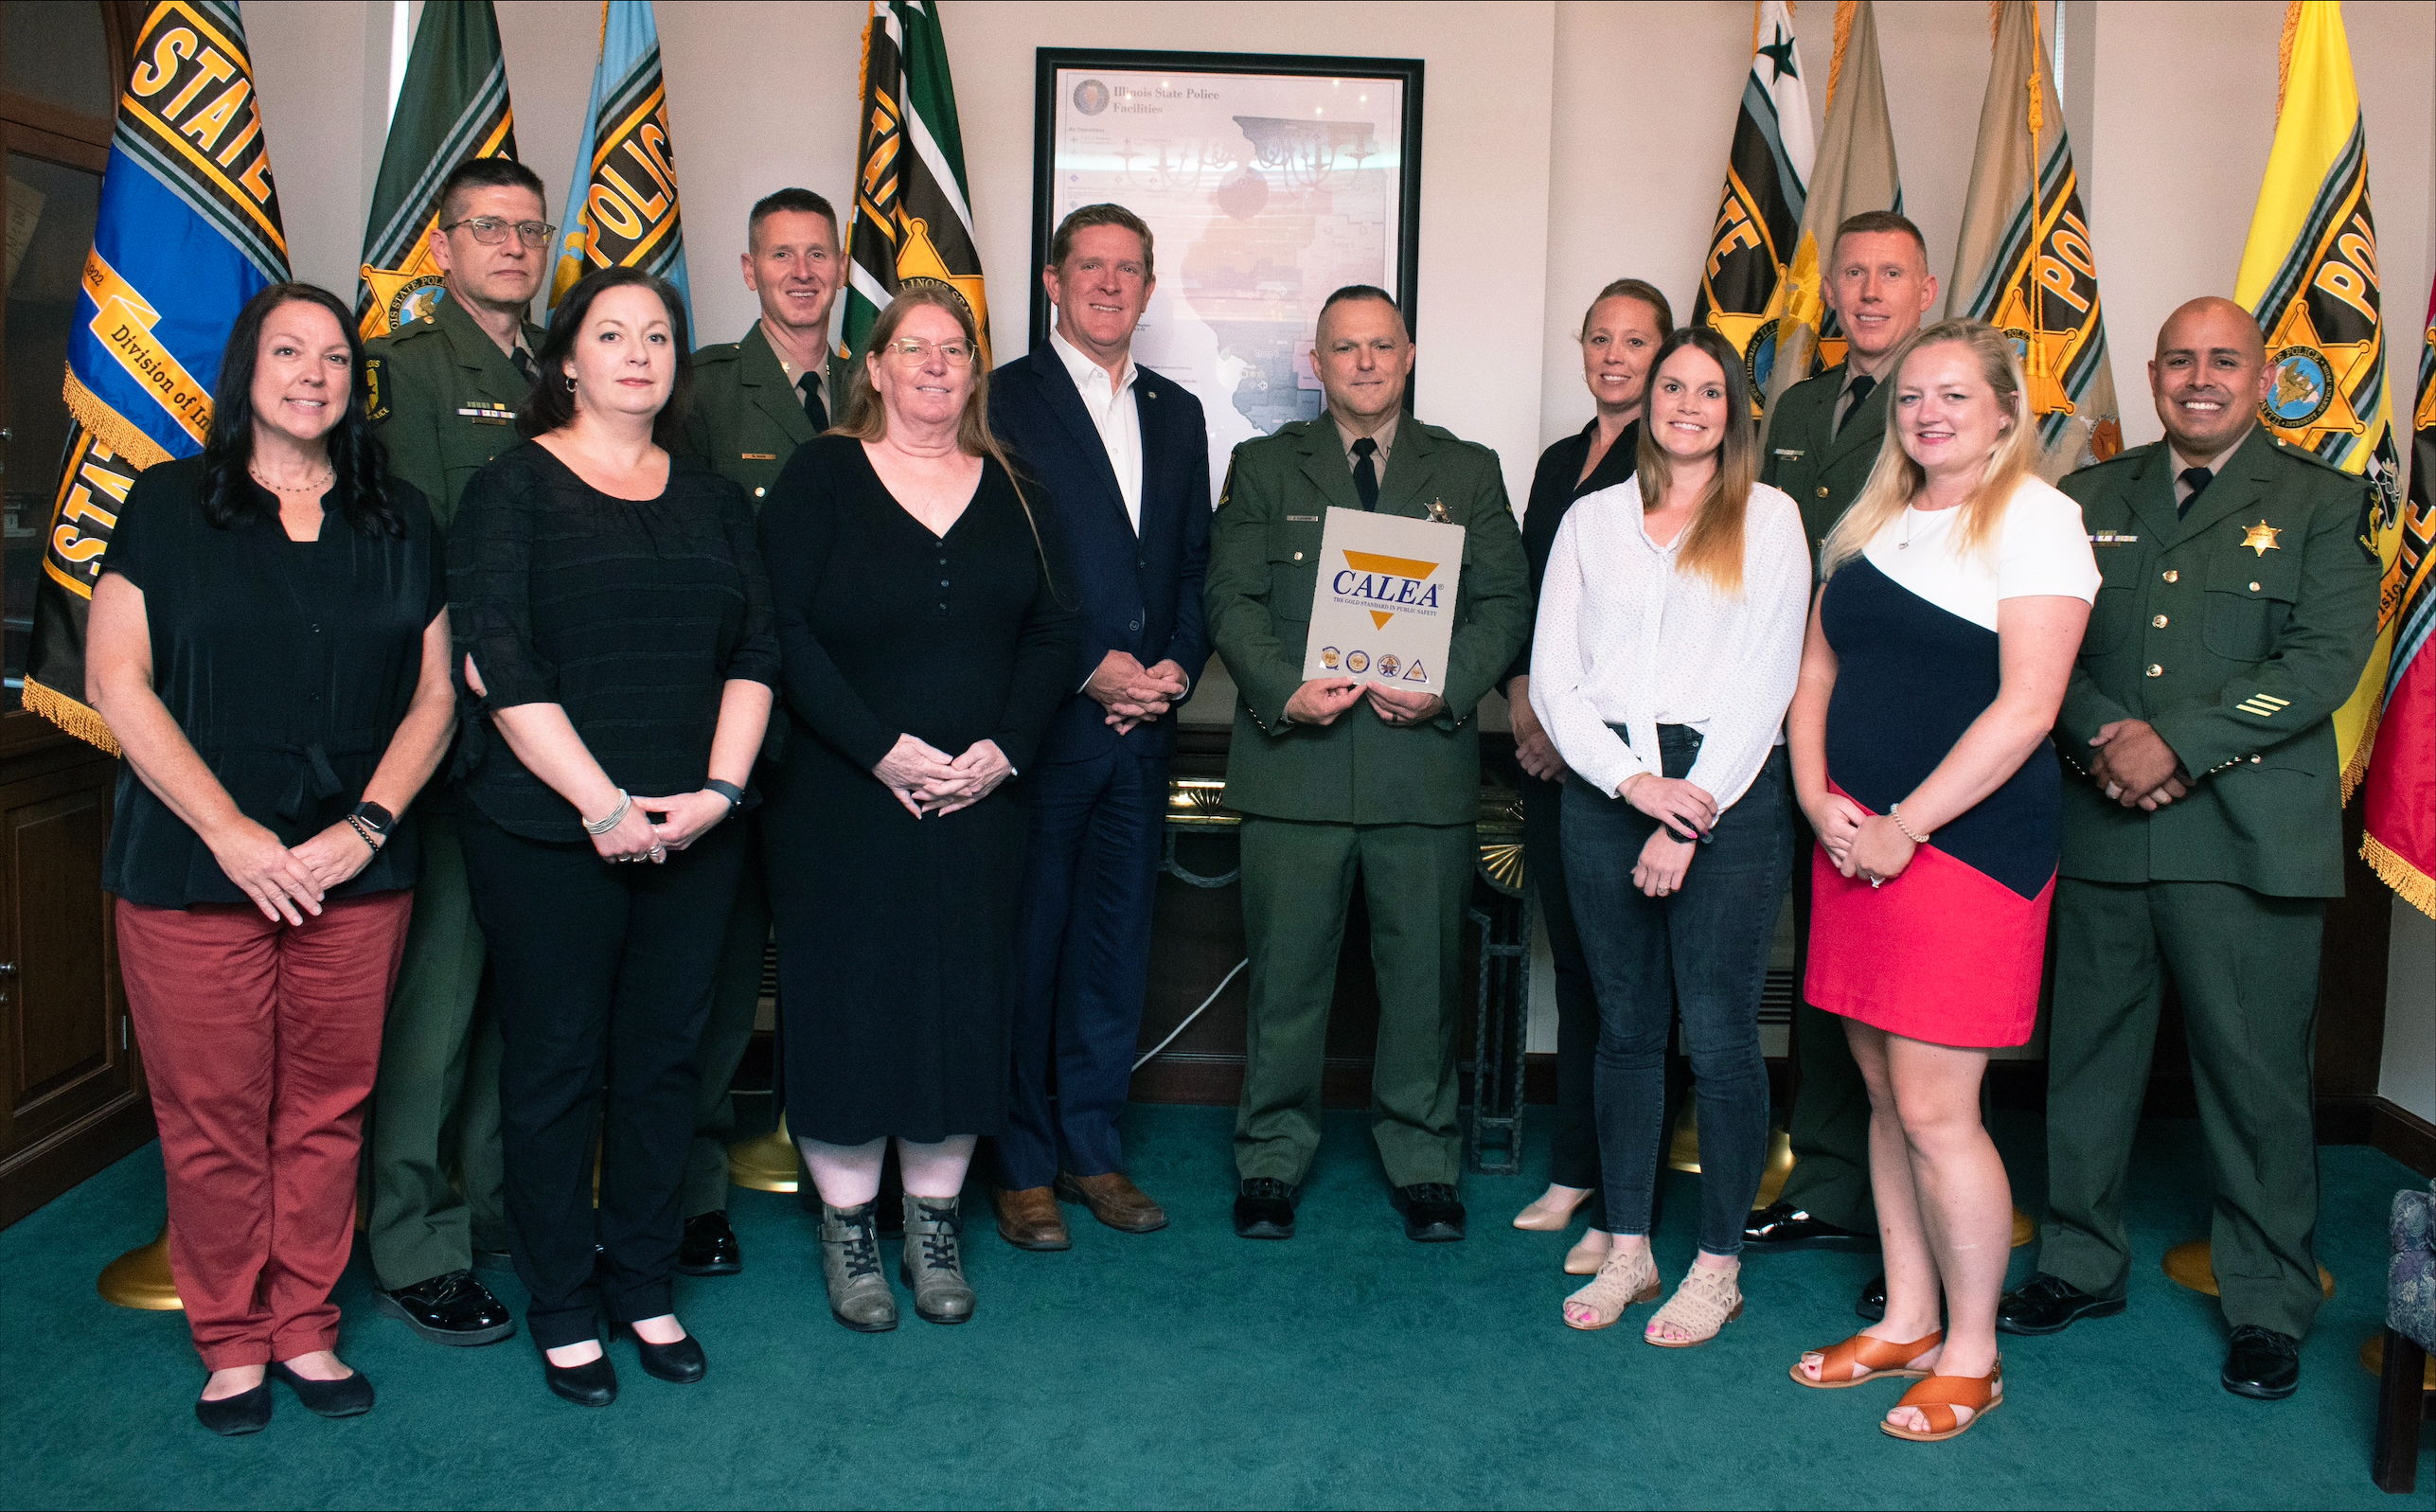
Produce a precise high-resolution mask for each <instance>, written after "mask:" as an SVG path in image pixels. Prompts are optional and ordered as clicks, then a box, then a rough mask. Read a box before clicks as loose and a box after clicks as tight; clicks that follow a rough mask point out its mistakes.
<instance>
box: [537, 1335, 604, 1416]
mask: <svg viewBox="0 0 2436 1512" xmlns="http://www.w3.org/2000/svg"><path fill="white" fill-rule="evenodd" d="M533 1348H534V1350H535V1351H536V1352H537V1353H539V1354H540V1355H541V1357H542V1379H543V1380H544V1381H547V1382H548V1383H549V1387H550V1390H551V1391H553V1392H556V1393H557V1394H558V1395H559V1396H563V1397H565V1398H566V1399H567V1400H569V1401H571V1402H573V1403H575V1404H576V1405H577V1406H578V1407H606V1406H608V1405H609V1404H610V1403H611V1402H613V1401H615V1400H617V1367H616V1366H614V1365H612V1364H611V1363H610V1362H609V1356H607V1355H606V1354H604V1355H602V1356H601V1357H600V1358H599V1359H598V1360H587V1361H584V1362H583V1363H582V1364H580V1365H554V1364H551V1363H550V1352H549V1351H548V1350H546V1349H543V1348H542V1346H541V1343H540V1341H538V1340H537V1341H535V1342H534V1344H533Z"/></svg>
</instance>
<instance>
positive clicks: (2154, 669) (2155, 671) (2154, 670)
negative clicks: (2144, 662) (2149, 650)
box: [2148, 662, 2165, 677]
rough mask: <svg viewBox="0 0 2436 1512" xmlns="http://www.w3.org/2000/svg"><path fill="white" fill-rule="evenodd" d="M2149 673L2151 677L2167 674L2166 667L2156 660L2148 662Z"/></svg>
mask: <svg viewBox="0 0 2436 1512" xmlns="http://www.w3.org/2000/svg"><path fill="white" fill-rule="evenodd" d="M2148 675H2149V676H2151V677H2163V676H2164V675H2165V668H2163V667H2160V666H2158V665H2157V664H2156V663H2155V662H2151V663H2149V664H2148Z"/></svg>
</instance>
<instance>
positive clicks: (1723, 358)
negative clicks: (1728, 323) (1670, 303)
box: [1633, 326, 1759, 594]
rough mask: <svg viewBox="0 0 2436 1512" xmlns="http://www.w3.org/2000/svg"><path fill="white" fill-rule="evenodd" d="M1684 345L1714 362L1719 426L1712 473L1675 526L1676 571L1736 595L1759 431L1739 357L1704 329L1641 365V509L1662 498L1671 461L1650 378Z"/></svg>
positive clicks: (1676, 339) (1755, 480) (1685, 332)
mask: <svg viewBox="0 0 2436 1512" xmlns="http://www.w3.org/2000/svg"><path fill="white" fill-rule="evenodd" d="M1686 347H1689V348H1691V349H1692V350H1695V351H1698V352H1699V353H1700V354H1701V355H1702V356H1704V357H1706V358H1708V359H1709V360H1710V361H1712V362H1714V363H1716V365H1717V370H1718V371H1719V372H1721V373H1723V374H1724V375H1725V390H1726V427H1725V435H1724V436H1722V437H1721V438H1720V439H1719V440H1718V442H1717V470H1716V473H1715V474H1713V475H1712V476H1711V477H1710V479H1709V486H1708V487H1707V488H1705V489H1701V490H1700V497H1699V500H1698V503H1696V504H1694V505H1693V506H1692V523H1691V524H1690V525H1686V526H1684V528H1683V549H1682V550H1681V551H1680V552H1678V553H1677V554H1676V558H1675V563H1676V566H1677V568H1678V569H1680V571H1683V572H1688V573H1696V574H1698V576H1700V577H1702V578H1707V579H1708V580H1709V581H1710V582H1711V583H1713V584H1715V585H1716V587H1717V589H1718V590H1719V591H1720V592H1723V593H1729V594H1739V593H1741V592H1742V558H1743V545H1742V526H1743V520H1744V518H1745V517H1746V516H1748V515H1749V514H1750V513H1751V489H1754V488H1756V487H1758V485H1759V428H1758V426H1757V425H1755V424H1754V423H1752V421H1751V381H1750V380H1749V379H1748V378H1747V377H1745V376H1744V374H1743V369H1742V354H1741V353H1739V352H1737V351H1735V350H1734V344H1733V343H1731V342H1729V341H1727V340H1726V339H1725V338H1724V337H1723V336H1720V335H1718V334H1717V333H1716V331H1714V330H1711V329H1709V328H1708V327H1706V326H1685V327H1683V328H1682V329H1680V330H1677V331H1675V332H1674V333H1672V334H1671V335H1669V336H1668V337H1667V338H1666V339H1665V340H1664V341H1663V342H1661V343H1660V344H1659V346H1658V355H1657V356H1655V357H1653V358H1651V359H1650V362H1649V389H1648V393H1649V398H1648V400H1647V402H1648V403H1649V404H1650V405H1651V409H1650V411H1649V412H1648V413H1647V414H1646V415H1645V417H1644V418H1643V420H1642V425H1641V450H1640V453H1639V454H1638V455H1637V456H1636V457H1635V459H1634V463H1633V466H1634V470H1635V476H1636V477H1638V478H1639V480H1640V483H1641V506H1642V507H1643V508H1645V509H1646V508H1652V507H1657V506H1659V505H1662V504H1663V503H1664V502H1665V500H1666V487H1667V484H1668V483H1669V482H1671V481H1672V479H1673V475H1674V467H1675V458H1674V456H1673V455H1672V454H1669V453H1668V452H1667V451H1666V449H1665V448H1664V447H1663V446H1660V445H1659V444H1658V424H1657V413H1656V403H1657V398H1658V393H1657V390H1658V374H1659V372H1660V370H1661V369H1663V368H1664V367H1665V365H1666V360H1667V359H1668V358H1670V357H1672V356H1674V355H1675V354H1676V353H1677V352H1679V351H1682V350H1683V349H1685V348H1686Z"/></svg>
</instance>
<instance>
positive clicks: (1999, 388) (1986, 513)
mask: <svg viewBox="0 0 2436 1512" xmlns="http://www.w3.org/2000/svg"><path fill="white" fill-rule="evenodd" d="M1945 346H1955V347H1964V348H1965V349H1967V350H1968V351H1969V352H1970V354H1971V355H1972V356H1973V357H1976V358H1978V359H1979V367H1980V376H1981V377H1982V378H1983V379H1984V380H1986V381H1987V385H1988V387H1990V388H1992V389H1994V390H1995V391H1996V402H1997V406H1998V408H1999V409H2000V410H2001V411H2003V413H2004V415H2005V418H2008V419H2009V420H2011V421H2012V422H2013V423H2012V424H2010V425H2008V426H2006V427H2005V428H2004V431H2003V434H2001V435H2000V436H1998V437H1997V440H1996V446H1995V448H1994V450H1992V451H1990V452H1989V453H1988V458H1987V466H1986V469H1985V471H1983V472H1982V473H1981V474H1980V481H1979V486H1978V487H1977V488H1975V489H1972V490H1971V496H1970V497H1969V498H1967V499H1965V500H1964V501H1963V504H1962V515H1961V518H1959V519H1958V520H1956V521H1955V522H1954V544H1955V548H1956V549H1957V550H1958V551H1960V552H1961V553H1962V554H1963V555H1965V556H1969V555H1973V554H1975V553H1980V552H1984V551H1986V550H1987V549H1988V548H1989V546H1990V545H1991V543H1993V541H1994V539H1995V536H1996V528H1997V525H1998V522H2000V520H2002V519H2003V518H2004V507H2005V506H2006V505H2007V504H2008V503H2010V502H2012V499H2013V494H2014V490H2015V489H2018V488H2019V487H2020V486H2021V480H2022V479H2024V478H2026V477H2029V476H2030V475H2031V474H2032V473H2034V472H2036V471H2037V469H2038V444H2037V437H2036V432H2035V429H2034V427H2033V426H2032V425H2031V423H2030V404H2029V396H2028V394H2027V393H2026V392H2025V391H2024V385H2023V383H2022V381H2021V363H2020V360H2019V359H2018V358H2017V357H2015V356H2014V354H2013V340H2012V338H2011V337H2009V336H2007V335H2006V334H2005V333H2004V332H2003V331H2000V330H1999V329H1996V328H1995V327H1994V326H1991V325H1989V324H1987V323H1986V322H1985V321H1982V320H1946V321H1940V322H1938V323H1937V324H1936V325H1933V326H1931V327H1929V329H1926V330H1924V331H1921V332H1920V333H1919V334H1917V335H1915V336H1913V337H1912V338H1911V340H1910V341H1908V342H1905V343H1904V344H1903V346H1902V347H1900V348H1898V349H1897V350H1896V351H1895V353H1894V361H1892V362H1890V363H1888V364H1887V365H1886V382H1889V383H1894V384H1900V383H1901V382H1902V381H1903V368H1904V365H1906V364H1907V363H1909V362H1911V359H1912V358H1913V357H1915V356H1917V355H1918V354H1919V353H1920V352H1922V351H1924V350H1926V349H1927V348H1929V347H1945ZM1901 398H1902V391H1901V389H1900V388H1897V389H1896V391H1895V394H1894V397H1893V398H1892V399H1890V400H1889V401H1888V402H1889V403H1894V402H1897V401H1899V400H1901ZM1928 481H1929V474H1928V473H1927V471H1924V470H1923V469H1922V468H1921V466H1920V464H1919V463H1917V462H1914V461H1913V460H1911V453H1909V452H1906V451H1905V450H1903V436H1902V433H1901V428H1900V427H1899V426H1896V425H1894V424H1893V423H1889V424H1888V426H1887V427H1886V438H1885V439H1884V440H1882V441H1880V442H1879V443H1878V448H1877V462H1876V465H1875V466H1873V467H1872V468H1871V469H1870V470H1869V481H1868V482H1866V483H1864V484H1862V485H1861V490H1860V494H1859V496H1858V497H1857V498H1855V499H1854V500H1853V506H1852V507H1851V508H1849V509H1847V510H1845V511H1844V517H1843V518H1842V519H1840V520H1839V521H1837V522H1836V527H1835V528H1834V529H1833V530H1830V531H1828V532H1827V539H1826V541H1825V542H1824V543H1823V544H1822V545H1821V546H1820V548H1819V560H1820V565H1821V568H1822V570H1823V573H1827V574H1832V573H1834V572H1835V570H1836V569H1837V568H1839V567H1840V566H1842V565H1843V564H1844V563H1845V562H1848V561H1850V560H1853V559H1854V558H1856V557H1858V556H1859V555H1860V554H1861V551H1862V549H1863V548H1864V547H1866V546H1867V545H1868V544H1869V543H1870V538H1872V537H1873V536H1875V535H1876V534H1877V533H1878V531H1880V530H1882V529H1884V528H1885V527H1886V525H1887V523H1888V522H1889V521H1891V520H1894V518H1896V517H1897V516H1899V515H1901V514H1902V513H1903V511H1904V510H1905V509H1907V508H1909V507H1911V501H1912V500H1914V499H1916V498H1918V497H1919V496H1920V490H1921V489H1923V488H1924V487H1926V486H1927V484H1928Z"/></svg>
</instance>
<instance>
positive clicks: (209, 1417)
mask: <svg viewBox="0 0 2436 1512" xmlns="http://www.w3.org/2000/svg"><path fill="white" fill-rule="evenodd" d="M194 1417H195V1421H196V1422H198V1423H201V1424H202V1425H203V1426H204V1427H205V1428H208V1429H210V1430H211V1431H212V1432H215V1433H225V1434H227V1435H228V1436H230V1437H231V1438H234V1437H236V1436H237V1435H238V1434H240V1433H258V1432H262V1430H264V1429H266V1428H268V1427H270V1426H271V1383H270V1382H269V1381H267V1380H266V1381H264V1382H262V1383H261V1384H260V1385H258V1386H257V1387H255V1388H254V1389H253V1390H252V1391H241V1392H239V1393H238V1394H237V1395H236V1396H222V1397H221V1398H220V1399H219V1400H217V1401H208V1402H207V1401H204V1399H203V1398H202V1397H200V1396H198V1397H196V1398H195V1404H194Z"/></svg>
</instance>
